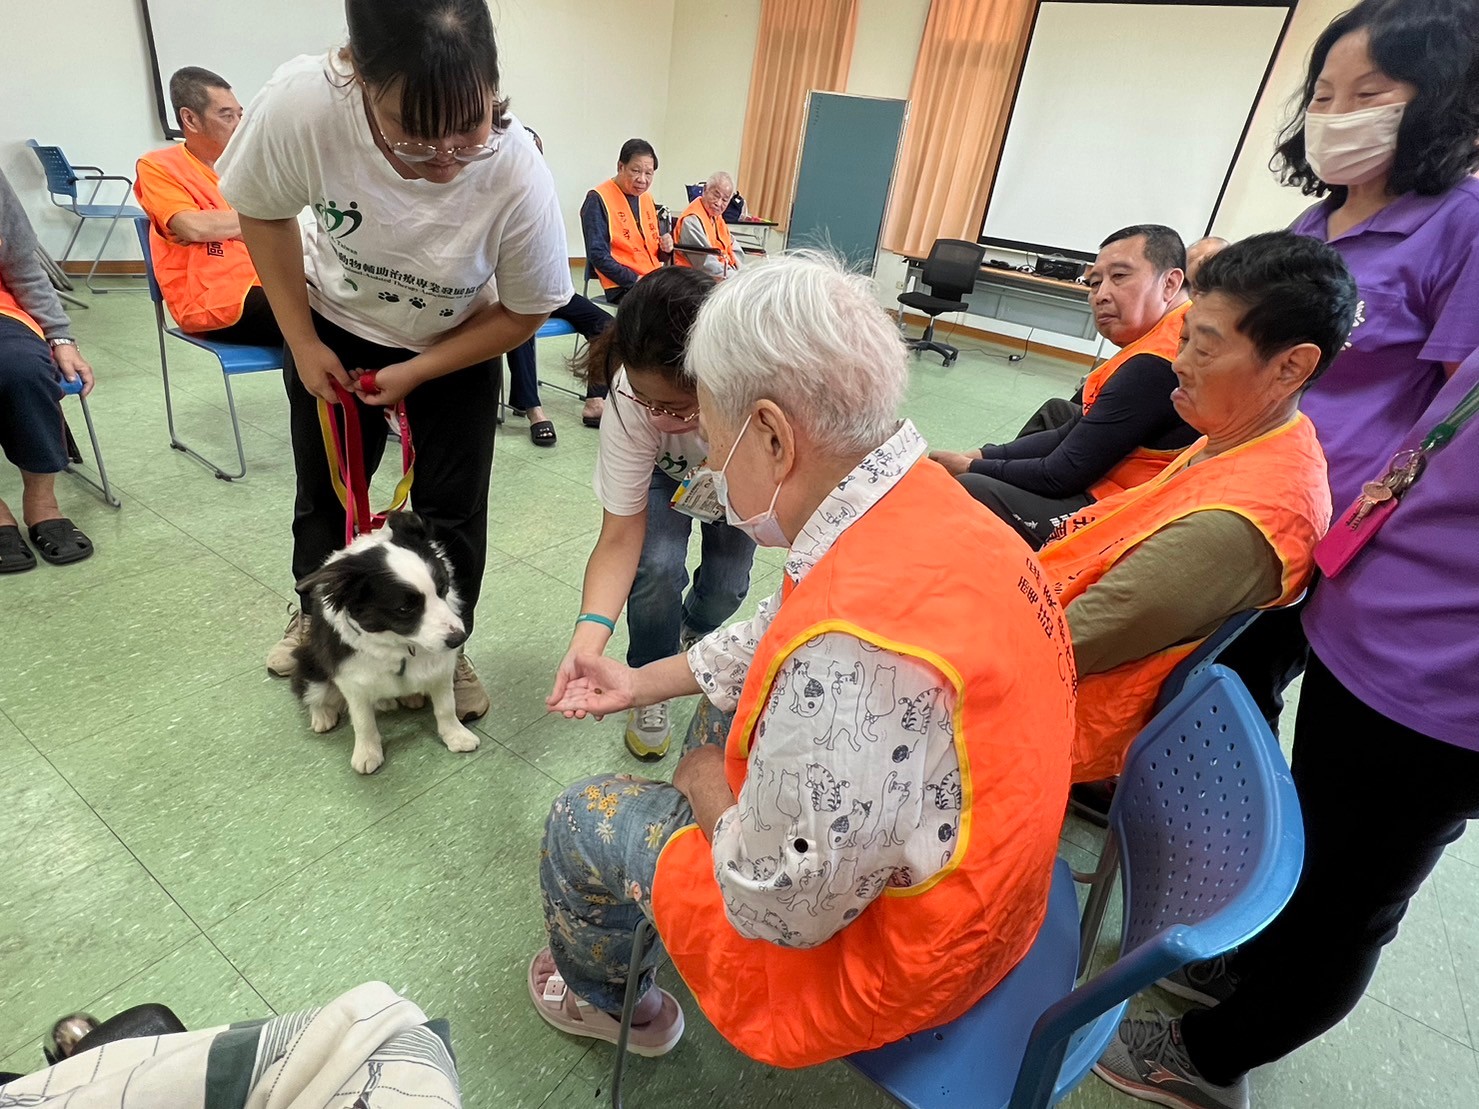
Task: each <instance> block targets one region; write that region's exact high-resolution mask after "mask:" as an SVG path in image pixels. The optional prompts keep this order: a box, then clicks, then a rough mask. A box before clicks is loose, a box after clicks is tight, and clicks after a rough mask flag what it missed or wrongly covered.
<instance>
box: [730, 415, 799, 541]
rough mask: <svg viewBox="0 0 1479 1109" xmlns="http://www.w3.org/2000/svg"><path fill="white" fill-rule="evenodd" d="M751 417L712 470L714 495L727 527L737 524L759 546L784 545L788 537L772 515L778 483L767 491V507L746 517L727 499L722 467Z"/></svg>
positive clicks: (732, 453) (742, 434) (737, 444)
mask: <svg viewBox="0 0 1479 1109" xmlns="http://www.w3.org/2000/svg"><path fill="white" fill-rule="evenodd" d="M753 418H754V413H751V414H750V415H749V416H746V417H745V422H744V424H743V426H741V427H740V430H739V434H738V435H736V436H735V437H734V446H732V447H730V448H729V457H728V458H726V459H725V460H724V465H723V466H720V467H719V469H717V470H715V471H713V473H714V495H715V496H716V497H718V498H719V503H720V504H722V505H723V506H724V518H725V519H726V520H728V521H729V525H730V527H734V528H738V529H739V530H740V531H742V532H744V533H745V534H746V535H748V536H749V537H750V538H751V539H753V540H754V541H755V542H756V543H757V544H759V545H760V546H762V547H781V548H786V547H789V546H790V545H791V541H790V540H789V539H787V538H786V533H785V532H784V531H782V530H781V522H780V521H779V520H778V519H776V515H775V502H776V501H777V500H778V499H779V497H780V495H781V487H780V485H777V486H776V487H775V493H774V494H772V495H771V498H770V507H769V508H767V509H766V510H765V511H764V512H761V513H757V514H756V515H754V516H751V517H750V518H749V519H748V520H741V519H739V518H738V513H736V512H735V511H734V507H733V506H732V505H731V504H730V503H729V479H728V478H727V477H725V475H724V471H725V470H727V469H728V468H729V464H730V462H732V461H733V460H734V452H735V450H736V449H737V448H738V447H739V443H740V440H741V439H743V438H744V437H745V432H746V431H747V430H748V429H749V427H750V420H751V419H753ZM781 484H782V485H783V484H785V483H784V482H782V483H781Z"/></svg>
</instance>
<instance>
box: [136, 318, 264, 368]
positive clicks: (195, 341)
mask: <svg viewBox="0 0 1479 1109" xmlns="http://www.w3.org/2000/svg"><path fill="white" fill-rule="evenodd" d="M165 331H166V332H167V333H168V334H170V335H173V336H174V337H175V338H176V339H184V340H185V342H187V343H189V344H190V345H191V346H193V347H199V348H200V349H201V350H206V351H210V353H212V354H214V355H215V356H216V357H217V358H219V359H220V360H221V372H222V373H224V374H254V373H260V372H261V371H263V370H280V369H282V348H281V347H251V346H247V345H246V344H245V343H217V342H212V341H211V340H210V339H207V338H206V337H205V336H203V335H191V334H190V333H189V332H186V331H181V330H180V329H179V328H178V327H167V328H165Z"/></svg>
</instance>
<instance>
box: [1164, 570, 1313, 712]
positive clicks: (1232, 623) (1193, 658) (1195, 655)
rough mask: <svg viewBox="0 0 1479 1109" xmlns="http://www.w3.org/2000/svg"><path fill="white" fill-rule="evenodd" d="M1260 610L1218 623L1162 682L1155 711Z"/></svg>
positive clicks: (1227, 645) (1170, 698) (1236, 635)
mask: <svg viewBox="0 0 1479 1109" xmlns="http://www.w3.org/2000/svg"><path fill="white" fill-rule="evenodd" d="M1300 596H1301V597H1303V596H1304V594H1302V593H1301V594H1300ZM1294 603H1295V604H1298V603H1299V602H1298V601H1295V602H1294ZM1261 611H1262V609H1257V608H1250V609H1245V610H1244V611H1242V612H1237V613H1234V614H1233V615H1231V616H1229V617H1228V618H1227V619H1226V620H1224V621H1223V622H1222V623H1221V624H1219V625H1218V627H1217V630H1216V631H1215V632H1213V633H1212V634H1211V635H1209V636H1207V638H1206V639H1204V640H1202V641H1201V642H1200V643H1198V644H1197V649H1196V650H1194V651H1193V652H1192V653H1191V654H1189V655H1187V656H1186V657H1185V658H1184V659H1182V660H1181V661H1180V662H1179V663H1177V664H1176V669H1174V670H1172V671H1171V672H1170V673H1169V674H1167V675H1166V680H1165V681H1163V682H1161V690H1160V692H1159V693H1158V694H1156V699H1155V711H1156V712H1160V711H1161V710H1162V709H1163V708H1165V707H1166V706H1167V705H1169V704H1170V703H1171V702H1172V701H1174V700H1175V699H1176V697H1177V695H1179V694H1180V693H1181V691H1182V690H1183V689H1185V688H1186V685H1187V683H1188V682H1190V681H1191V679H1192V678H1194V677H1196V676H1197V675H1198V674H1200V673H1201V672H1202V671H1204V670H1206V669H1207V667H1209V666H1211V665H1212V664H1213V663H1215V662H1216V661H1217V660H1218V659H1219V658H1221V657H1222V652H1223V651H1225V650H1227V648H1228V647H1229V646H1230V645H1231V644H1232V641H1233V640H1234V639H1236V638H1237V637H1238V636H1240V635H1242V634H1243V633H1244V632H1245V631H1247V630H1248V628H1249V627H1250V626H1251V625H1252V623H1253V621H1254V620H1257V619H1258V614H1259V613H1260V612H1261Z"/></svg>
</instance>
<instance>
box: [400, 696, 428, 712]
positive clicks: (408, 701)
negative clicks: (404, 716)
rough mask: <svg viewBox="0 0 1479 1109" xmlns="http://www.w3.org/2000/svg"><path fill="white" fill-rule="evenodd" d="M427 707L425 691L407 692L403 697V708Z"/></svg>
mask: <svg viewBox="0 0 1479 1109" xmlns="http://www.w3.org/2000/svg"><path fill="white" fill-rule="evenodd" d="M425 707H426V694H425V693H407V694H406V695H405V696H404V697H402V698H401V708H403V709H413V710H414V709H424V708H425Z"/></svg>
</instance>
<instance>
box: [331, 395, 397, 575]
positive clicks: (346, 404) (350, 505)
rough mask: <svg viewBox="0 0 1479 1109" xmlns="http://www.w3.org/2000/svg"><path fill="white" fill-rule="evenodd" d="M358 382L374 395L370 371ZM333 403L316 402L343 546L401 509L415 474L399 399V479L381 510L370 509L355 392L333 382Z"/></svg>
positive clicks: (379, 524) (362, 439) (378, 525)
mask: <svg viewBox="0 0 1479 1109" xmlns="http://www.w3.org/2000/svg"><path fill="white" fill-rule="evenodd" d="M359 382H360V385H361V386H362V387H363V388H364V391H365V392H367V393H374V392H377V391H378V390H377V389H376V388H375V372H374V371H373V370H367V371H365V372H364V373H362V374H360V376H359ZM332 384H333V386H334V395H335V396H337V397H338V398H339V403H338V404H329V403H328V402H327V401H325V400H320V401H319V402H318V423H319V428H320V430H321V431H322V432H323V439H324V453H325V455H326V456H327V458H328V463H329V477H330V478H331V480H332V481H333V483H334V492H335V493H336V494H338V497H339V503H340V504H342V505H343V506H344V545H345V546H346V547H347V546H348V545H349V544H350V543H352V542H354V539H355V537H356V536H359V535H368V534H369V533H370V532H372V531H374V530H375V529H376V528H378V527H380V526H381V525H383V524H384V523H385V517H386V516H387V515H388V514H389V513H391V512H395V511H397V510H398V509H401V508H404V507H405V505H406V502H407V501H408V500H409V499H410V496H411V482H412V480H413V479H414V477H415V466H416V450H415V447H414V446H413V445H412V443H411V424H410V421H409V420H407V419H406V406H405V404H404V403H402V404H397V405H396V406H395V415H396V421H397V423H399V425H400V432H401V470H402V476H401V480H400V481H399V482H397V483H396V487H395V495H394V496H393V497H392V498H391V503H390V505H389V507H387V508H386V509H385V511H383V512H373V511H371V509H370V482H369V478H368V477H367V476H366V475H365V462H364V459H365V451H364V445H365V440H364V434H363V432H362V430H361V428H360V419H359V407H358V406H357V405H356V404H355V403H354V401H355V397H354V394H353V393H351V392H349V391H348V390H346V389H345V388H344V387H343V386H342V385H340V384H339V383H338V382H337V381H335V382H333V383H332Z"/></svg>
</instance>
